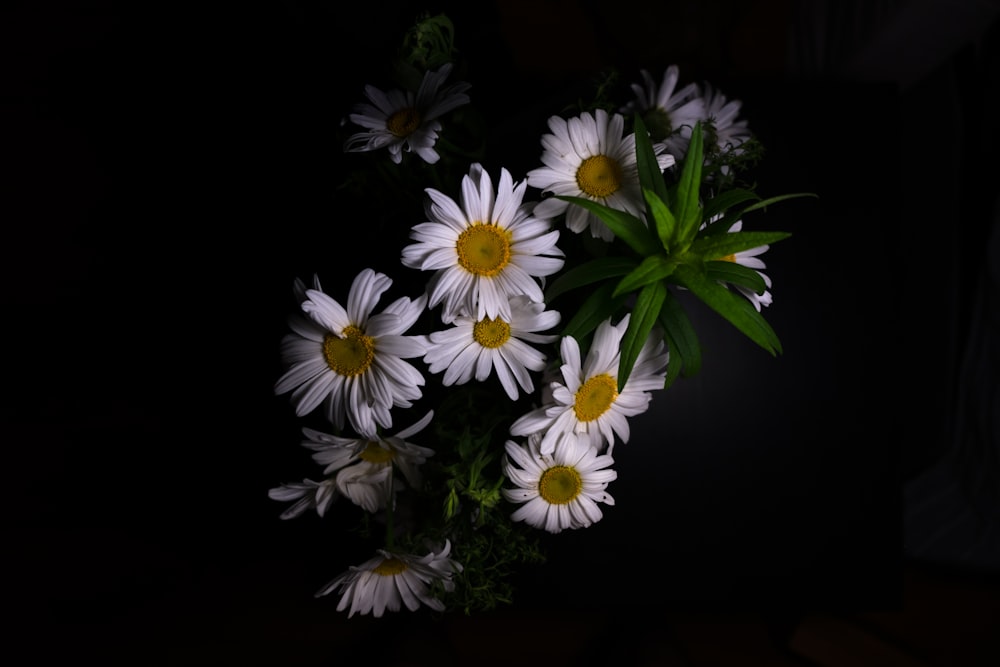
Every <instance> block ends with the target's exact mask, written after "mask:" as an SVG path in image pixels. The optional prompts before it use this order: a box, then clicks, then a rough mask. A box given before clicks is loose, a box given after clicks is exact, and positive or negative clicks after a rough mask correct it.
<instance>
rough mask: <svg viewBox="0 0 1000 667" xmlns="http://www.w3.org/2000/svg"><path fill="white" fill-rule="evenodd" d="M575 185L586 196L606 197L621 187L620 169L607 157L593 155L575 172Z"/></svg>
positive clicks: (616, 163)
mask: <svg viewBox="0 0 1000 667" xmlns="http://www.w3.org/2000/svg"><path fill="white" fill-rule="evenodd" d="M576 184H577V185H579V186H580V190H582V191H583V193H584V194H586V195H590V196H591V197H598V198H604V197H608V196H610V195H613V194H614V193H615V192H617V191H618V188H620V187H621V186H622V168H621V167H620V166H619V165H618V162H616V161H615V160H612V159H611V158H609V157H608V156H607V155H593V156H591V157H589V158H587V159H586V160H584V161H583V163H582V164H581V165H580V168H579V169H577V170H576Z"/></svg>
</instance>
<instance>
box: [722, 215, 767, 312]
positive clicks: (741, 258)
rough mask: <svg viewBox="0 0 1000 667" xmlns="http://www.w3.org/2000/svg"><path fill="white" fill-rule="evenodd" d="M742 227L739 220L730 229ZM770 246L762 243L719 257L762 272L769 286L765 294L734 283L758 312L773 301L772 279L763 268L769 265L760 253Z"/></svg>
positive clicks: (734, 230)
mask: <svg viewBox="0 0 1000 667" xmlns="http://www.w3.org/2000/svg"><path fill="white" fill-rule="evenodd" d="M741 229H743V221H742V220H737V221H736V222H735V223H733V226H732V227H730V228H729V231H731V232H738V231H740V230H741ZM769 248H770V246H769V245H762V246H758V247H756V248H749V249H748V250H741V251H740V252H737V253H734V254H732V255H726V256H725V257H719V258H717V259H718V260H720V261H727V262H735V263H736V264H739V265H741V266H745V267H747V268H750V269H754V270H755V271H757V273H758V274H760V277H761V278H763V280H764V284H765V285H767V287H768V289H766V290H764V293H763V294H757V293H756V292H754V291H753V290H752V289H750V288H749V287H744V286H743V285H733V287H735V288H736V289H737V290H738V291H739V293H740V294H742V295H743V296H745V297H746V298H747V299H749V300H750V303H752V304H753V307H754V308H756V309H757V312H758V313H759V312H760V309H761V306H770V305H771V301H772V298H771V292H770V288H771V279H770V278H769V277H768V275H767V274H766V273H763V271H762V269H766V268H767V265H766V264H765V263H764V261H763V260H762V259H760V255H763V254H764V253H765V252H767V250H768V249H769Z"/></svg>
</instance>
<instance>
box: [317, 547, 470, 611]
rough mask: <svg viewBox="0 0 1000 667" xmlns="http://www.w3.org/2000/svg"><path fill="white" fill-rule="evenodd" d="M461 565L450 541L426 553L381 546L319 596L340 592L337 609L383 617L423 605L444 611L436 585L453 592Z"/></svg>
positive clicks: (322, 590)
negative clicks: (389, 613) (389, 612)
mask: <svg viewBox="0 0 1000 667" xmlns="http://www.w3.org/2000/svg"><path fill="white" fill-rule="evenodd" d="M462 570H463V568H462V565H461V564H460V563H459V562H458V561H456V560H454V559H452V558H451V542H450V541H448V540H446V541H445V543H444V546H443V547H442V548H441V549H440V550H438V551H437V552H435V551H434V550H430V551H428V553H427V554H425V555H423V556H418V555H415V554H411V553H400V552H397V551H394V550H389V549H378V550H377V553H376V555H375V556H374V557H372V558H370V559H369V560H367V561H365V562H364V563H362V564H361V565H352V566H351V567H350V568H348V570H347V571H346V572H344V573H343V574H341V575H340V576H338V577H336V578H334V579H333V580H332V581H330V582H329V583H328V584H326V586H324V587H323V588H321V589H320V590H319V591H317V592H316V597H322V596H324V595H329V594H330V593H339V594H340V602H338V603H337V611H344V610H345V609H347V610H348V613H347V617H348V618H350V617H352V616H354V614H371V615H372V616H374V617H376V618H380V617H381V616H382V615H383V614H384V613H385V612H386V611H387V610H388V611H391V612H396V611H399V610H400V609H402V608H403V607H404V606H405V607H406V608H407V609H409V610H410V611H416V610H417V609H418V608H419V607H420V605H421V604H423V605H426V606H427V607H430V608H431V609H433V610H435V611H444V610H445V604H444V602H443V601H442V600H441V599H440V598H439V597H438V595H437V591H436V590H435V588H437V586H435V584H439V586H440V590H441V591H443V592H445V593H450V592H451V591H453V590H454V589H455V582H454V581H453V580H452V578H453V576H454V575H455V574H456V573H460V572H462Z"/></svg>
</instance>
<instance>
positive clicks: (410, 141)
mask: <svg viewBox="0 0 1000 667" xmlns="http://www.w3.org/2000/svg"><path fill="white" fill-rule="evenodd" d="M451 69H452V65H451V63H447V64H445V65H442V66H441V67H440V68H439V69H438V70H437V71H428V72H426V73H425V74H424V78H423V81H422V82H421V83H420V88H419V89H418V90H417V92H416V93H414V92H413V91H403V90H398V89H394V90H389V91H382V90H379V89H378V88H376V87H374V86H365V97H367V98H368V100H369V102H370V103H361V104H358V105H355V107H354V113H351V114H350V115H349V116H348V118H349V119H350V120H351V122H352V123H355V124H356V125H360V126H361V127H364V128H367V131H365V132H358V133H357V134H353V135H351V136H350V137H349V138H348V139H347V141H346V142H345V144H344V150H345V151H347V152H350V153H356V152H366V151H376V150H379V149H382V148H385V149H387V150H388V151H389V157H390V158H391V159H392V161H393V162H395V163H396V164H399V163H400V162H402V160H403V152H404V151H406V152H413V153H416V154H417V155H419V156H420V157H421V158H422V159H423V160H424V161H425V162H427V163H430V164H434V163H435V162H437V161H438V160H439V159H440V156H439V155H438V153H437V151H435V150H434V144H435V143H437V138H438V133H439V132H440V131H441V122H440V121H439V120H438V118H440V117H441V116H443V115H444V114H446V113H448V112H449V111H451V110H453V109H455V108H457V107H460V106H462V105H463V104H468V103H469V96H468V95H466V94H465V91H466V90H468V89H469V87H470V85H469V84H468V83H465V82H458V83H453V84H451V85H448V86H445V85H444V83H445V81H446V80H447V79H448V76H449V75H450V74H451Z"/></svg>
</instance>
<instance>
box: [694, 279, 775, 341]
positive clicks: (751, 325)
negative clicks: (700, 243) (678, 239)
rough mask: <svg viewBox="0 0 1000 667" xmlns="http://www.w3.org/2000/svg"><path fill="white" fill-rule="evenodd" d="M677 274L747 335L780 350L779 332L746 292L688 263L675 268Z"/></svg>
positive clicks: (703, 299) (707, 303)
mask: <svg viewBox="0 0 1000 667" xmlns="http://www.w3.org/2000/svg"><path fill="white" fill-rule="evenodd" d="M674 277H675V278H676V279H677V281H678V282H679V283H680V284H681V285H683V286H684V287H687V288H688V289H689V290H691V292H692V293H693V294H694V295H695V296H697V297H698V298H699V299H701V300H702V301H703V302H704V303H705V304H706V305H707V306H708V307H709V308H711V309H712V310H714V311H715V312H717V313H718V314H719V315H721V316H722V317H724V318H725V319H726V320H728V321H729V322H730V324H732V325H733V326H735V327H736V328H737V329H739V330H740V331H741V332H742V333H743V334H744V335H745V336H746V337H747V338H749V339H750V340H752V341H753V342H755V343H757V344H758V345H760V346H761V347H762V348H764V349H765V350H767V351H768V352H770V353H771V354H772V355H777V354H778V353H779V352H781V343H780V342H779V341H778V336H777V334H775V333H774V330H773V329H772V328H771V325H769V324H768V323H767V321H766V320H765V319H764V317H763V315H761V314H760V313H758V312H757V309H756V308H754V307H753V305H752V304H751V303H750V301H749V300H748V299H747V298H745V297H744V296H743V295H741V294H735V293H734V292H733V291H732V290H730V289H729V288H728V287H726V286H725V285H721V284H719V283H718V282H716V281H715V280H712V279H711V278H709V277H708V276H706V275H705V273H704V272H702V271H699V270H698V269H697V268H696V267H694V266H691V265H689V264H682V265H679V266H678V267H677V270H676V271H674Z"/></svg>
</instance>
